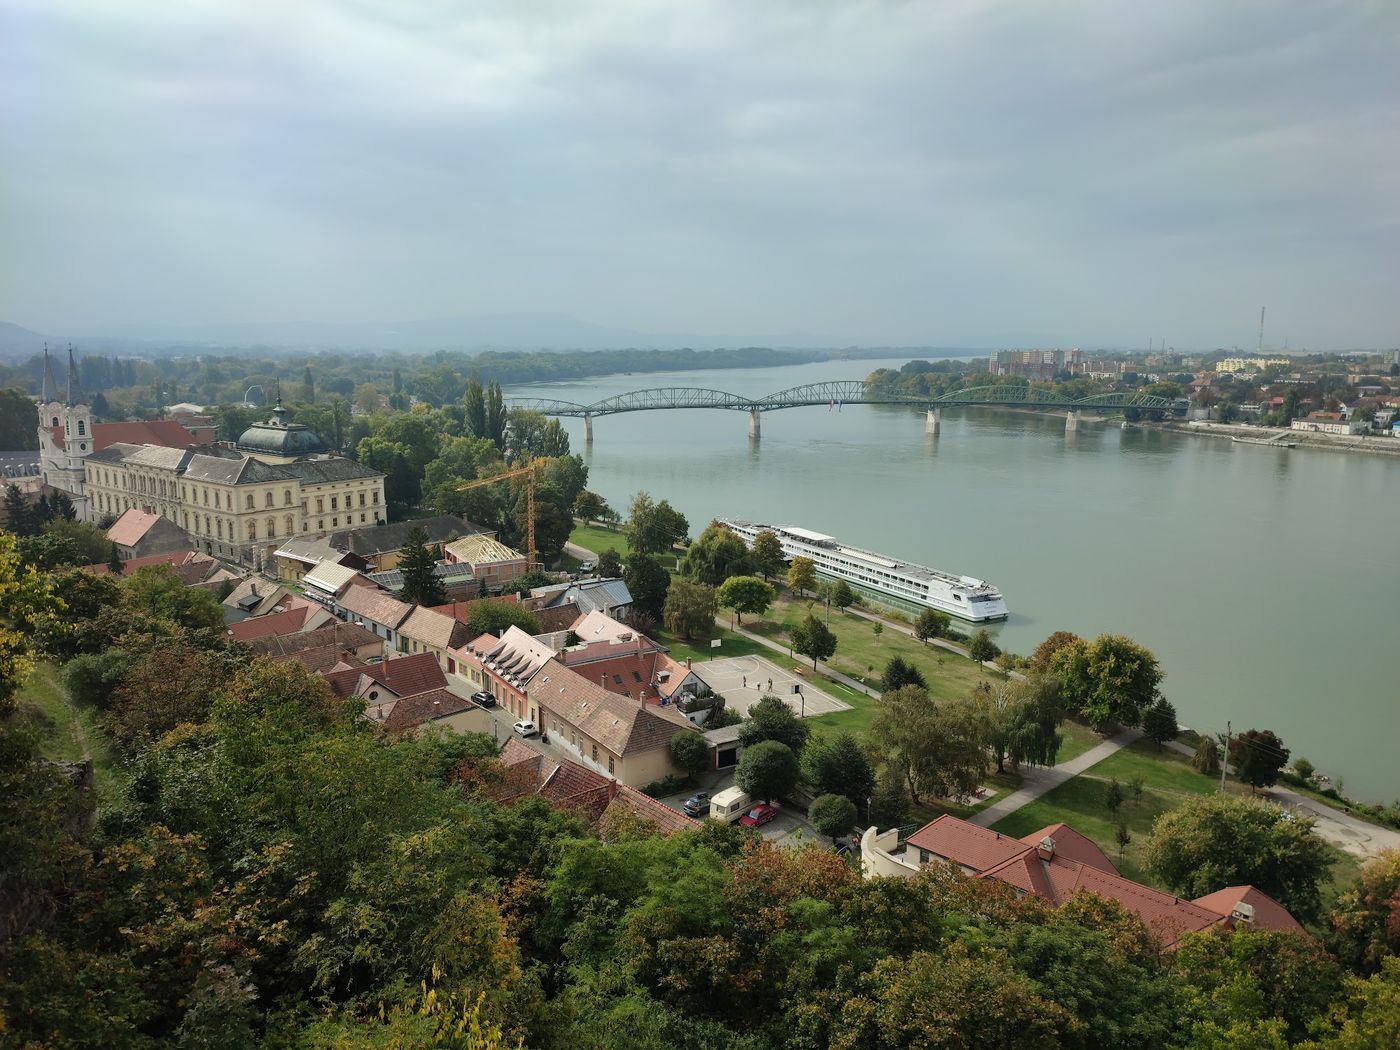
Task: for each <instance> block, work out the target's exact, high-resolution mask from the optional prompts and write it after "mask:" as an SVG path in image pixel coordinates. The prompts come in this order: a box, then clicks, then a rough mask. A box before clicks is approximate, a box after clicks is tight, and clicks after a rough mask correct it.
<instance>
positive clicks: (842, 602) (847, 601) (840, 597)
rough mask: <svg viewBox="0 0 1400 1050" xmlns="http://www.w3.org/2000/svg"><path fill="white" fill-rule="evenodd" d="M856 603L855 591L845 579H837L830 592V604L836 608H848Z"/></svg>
mask: <svg viewBox="0 0 1400 1050" xmlns="http://www.w3.org/2000/svg"><path fill="white" fill-rule="evenodd" d="M855 603H856V592H855V591H853V590H851V585H850V584H849V583H847V582H846V581H845V580H837V581H836V586H835V588H833V590H832V592H831V604H832V605H834V606H836V608H838V609H849V608H850V607H851V606H852V605H854V604H855Z"/></svg>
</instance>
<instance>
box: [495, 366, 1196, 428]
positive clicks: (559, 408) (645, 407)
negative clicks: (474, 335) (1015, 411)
mask: <svg viewBox="0 0 1400 1050" xmlns="http://www.w3.org/2000/svg"><path fill="white" fill-rule="evenodd" d="M506 403H507V405H508V406H509V407H511V408H522V409H528V410H530V411H532V412H539V413H541V414H543V415H546V416H570V417H574V418H578V419H582V420H583V433H584V440H585V441H592V440H593V420H594V418H595V417H597V416H612V415H617V414H618V413H621V412H656V411H664V410H667V409H677V408H719V409H727V410H729V411H732V412H747V413H748V414H749V437H751V438H757V437H758V436H759V435H760V433H761V422H760V420H761V418H762V415H763V413H764V412H776V411H777V410H779V409H782V408H804V407H809V406H812V405H828V406H832V405H834V406H837V407H844V406H846V405H918V406H920V407H923V408H924V409H926V411H927V416H926V422H925V428H924V429H925V431H926V432H927V433H929V434H937V433H938V429H939V425H940V423H941V421H942V410H943V409H944V408H953V407H968V406H993V407H995V406H1002V407H1010V408H1042V409H1057V410H1063V411H1064V412H1065V413H1066V415H1065V429H1066V430H1074V429H1076V428H1077V427H1078V426H1079V417H1080V414H1081V413H1083V412H1122V411H1125V410H1129V409H1132V410H1136V411H1139V412H1148V413H1152V414H1153V415H1167V414H1170V415H1174V416H1180V415H1184V414H1185V413H1186V410H1187V408H1188V407H1189V405H1190V402H1189V401H1187V400H1185V399H1184V398H1181V399H1178V398H1170V397H1159V396H1157V395H1155V394H1138V393H1132V392H1119V393H1112V394H1094V395H1093V396H1092V397H1085V398H1079V399H1077V400H1076V399H1074V398H1069V397H1065V396H1064V395H1063V394H1058V393H1055V392H1054V391H1053V390H1037V389H1031V388H1029V387H1023V386H1011V385H1004V384H1002V385H997V386H977V387H969V388H968V389H966V390H953V391H950V392H949V393H946V394H942V395H940V396H939V397H932V398H931V397H927V396H924V395H918V394H899V393H888V392H884V391H881V390H879V389H877V388H871V387H869V386H867V385H866V383H865V381H864V380H860V379H837V380H831V381H829V382H825V383H807V384H804V385H803V386H794V387H789V388H788V389H787V390H779V391H778V392H777V393H774V394H768V395H766V396H764V397H759V398H753V397H746V396H744V395H742V394H731V393H728V392H726V391H724V390H711V389H708V388H706V387H692V386H665V387H653V388H651V389H647V390H632V391H629V392H628V393H625V394H614V395H612V396H611V397H605V398H603V399H602V400H601V401H595V402H593V403H592V404H589V405H580V404H577V403H576V402H573V401H557V400H553V399H551V398H540V397H513V398H510V399H508V400H507V402H506Z"/></svg>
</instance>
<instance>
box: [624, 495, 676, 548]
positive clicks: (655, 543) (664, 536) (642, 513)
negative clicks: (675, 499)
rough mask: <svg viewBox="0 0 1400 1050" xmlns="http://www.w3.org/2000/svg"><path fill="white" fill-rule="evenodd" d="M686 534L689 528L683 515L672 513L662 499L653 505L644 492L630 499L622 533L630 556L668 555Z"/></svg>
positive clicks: (673, 511) (669, 506)
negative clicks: (629, 506)
mask: <svg viewBox="0 0 1400 1050" xmlns="http://www.w3.org/2000/svg"><path fill="white" fill-rule="evenodd" d="M689 531H690V525H689V523H688V522H687V521H686V520H685V515H683V514H680V513H679V512H677V511H675V510H673V509H672V508H671V505H670V504H669V503H667V502H666V501H665V500H664V499H663V500H662V501H661V502H660V503H656V502H655V501H653V500H652V498H651V496H650V495H649V494H648V493H646V492H639V493H637V494H636V495H635V496H633V497H632V508H631V513H630V516H629V517H628V519H627V528H626V533H627V543H628V546H629V547H631V549H632V551H633V552H634V553H636V554H660V553H662V552H664V551H669V550H670V549H671V547H672V545H674V544H675V543H677V542H679V541H680V540H681V539H683V538H684V537H685V534H686V533H687V532H689Z"/></svg>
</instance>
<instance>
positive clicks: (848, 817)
mask: <svg viewBox="0 0 1400 1050" xmlns="http://www.w3.org/2000/svg"><path fill="white" fill-rule="evenodd" d="M807 819H808V820H809V821H811V823H812V826H813V827H815V828H816V829H817V830H818V831H820V832H821V833H822V834H823V835H829V836H830V837H831V841H832V842H835V841H836V840H837V839H838V838H840V837H841V836H842V835H844V834H845V833H846V832H848V831H850V830H851V825H853V824H854V823H855V822H856V807H855V803H853V802H852V801H851V800H850V799H848V798H846V797H845V796H844V795H818V796H817V797H816V798H814V799H812V804H811V805H810V806H808V807H807Z"/></svg>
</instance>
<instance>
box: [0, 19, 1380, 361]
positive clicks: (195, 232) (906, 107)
mask: <svg viewBox="0 0 1400 1050" xmlns="http://www.w3.org/2000/svg"><path fill="white" fill-rule="evenodd" d="M0 10H3V14H0V19H3V22H0V37H3V39H4V40H5V41H7V42H6V43H4V44H0V47H3V48H4V49H5V50H4V51H3V52H0V69H3V72H0V135H3V138H2V139H0V142H3V146H4V150H5V155H6V157H7V161H8V163H7V167H8V168H9V171H8V172H7V174H6V176H5V179H6V198H7V202H8V205H7V211H8V214H7V216H6V222H5V226H6V230H7V241H8V250H7V251H6V252H5V255H4V261H3V262H0V316H4V317H6V318H8V319H12V320H17V321H20V322H22V323H27V324H30V325H31V326H35V327H45V326H47V327H64V326H69V325H75V324H96V323H100V322H104V321H136V320H143V321H145V320H150V321H176V322H181V321H189V322H197V321H205V320H284V319H311V318H315V319H325V320H379V319H391V318H413V317H423V316H437V315H444V314H460V313H473V312H497V311H501V310H511V311H513V310H539V311H552V310H561V311H566V312H570V313H573V314H576V315H578V316H581V317H584V318H587V319H589V320H592V321H597V322H600V323H604V324H611V325H626V326H632V327H637V328H643V329H650V330H654V331H676V330H687V331H702V332H703V331H710V332H713V333H715V334H716V336H720V335H723V334H725V333H736V332H745V333H762V332H772V333H775V334H776V333H782V332H787V331H794V330H807V331H824V332H828V333H830V334H831V335H832V336H833V337H843V338H856V339H861V340H863V341H868V342H883V341H908V342H918V343H929V342H933V343H951V344H957V343H971V342H982V341H987V340H990V341H994V342H995V341H999V340H1000V339H1002V338H1003V337H1005V336H1006V335H1007V334H1015V335H1017V336H1018V337H1024V339H1025V341H1028V342H1046V343H1060V342H1067V341H1069V342H1085V343H1095V342H1110V341H1113V340H1116V339H1121V338H1136V337H1137V336H1139V335H1142V336H1143V338H1145V333H1148V332H1156V333H1158V334H1159V335H1160V334H1163V333H1166V334H1169V335H1170V336H1171V337H1172V339H1173V341H1174V342H1177V343H1178V344H1180V345H1200V346H1214V345H1220V344H1229V343H1231V342H1235V341H1244V340H1246V339H1247V338H1248V332H1249V330H1250V327H1251V324H1252V322H1251V321H1250V318H1251V317H1252V316H1253V315H1254V312H1255V310H1256V308H1257V305H1258V304H1259V303H1260V302H1264V301H1267V302H1269V303H1270V305H1271V312H1270V313H1271V317H1278V318H1279V322H1278V323H1280V324H1286V325H1288V326H1290V330H1291V333H1292V336H1293V340H1292V342H1293V345H1295V346H1296V345H1299V344H1300V343H1310V344H1312V345H1318V346H1338V345H1358V344H1377V345H1378V344H1385V343H1393V342H1394V341H1395V334H1394V333H1395V332H1396V330H1397V323H1396V322H1397V320H1400V315H1397V308H1396V306H1395V305H1394V298H1395V297H1394V296H1393V294H1391V293H1390V292H1389V291H1388V290H1387V289H1388V288H1390V287H1391V286H1392V285H1393V284H1394V283H1395V281H1396V279H1397V277H1400V274H1397V272H1396V271H1397V264H1396V260H1397V259H1400V251H1397V249H1400V244H1397V239H1398V237H1400V231H1398V230H1397V227H1400V222H1397V208H1400V204H1398V203H1397V202H1400V192H1397V191H1400V185H1398V184H1397V183H1400V175H1398V174H1397V172H1400V164H1397V161H1400V155H1398V154H1400V134H1398V133H1400V126H1397V124H1400V105H1397V103H1400V85H1397V74H1396V73H1395V70H1397V69H1400V61H1397V60H1398V59H1400V54H1397V52H1400V17H1397V15H1396V14H1394V13H1393V9H1392V8H1391V7H1389V6H1386V5H1370V6H1367V5H1349V6H1348V5H1314V4H1311V3H1305V2H1297V3H1272V4H1270V3H1264V4H1251V5H1233V6H1232V5H1219V4H1214V3H1207V2H1202V0H1196V2H1184V3H1177V4H1172V5H1160V6H1158V5H1136V4H1133V5H1125V4H1120V3H1085V4H1068V5H1043V6H1037V5H1027V4H1023V3H1012V2H958V3H939V4H915V3H905V4H893V3H874V2H868V3H857V2H853V3H845V4H811V3H806V2H800V0H792V2H788V3H781V2H774V3H765V4H747V3H741V2H737V0H736V2H717V3H710V4H703V5H698V4H697V5H678V4H673V3H620V2H614V3H608V2H596V3H590V4H576V3H565V2H560V3H534V2H518V0H517V2H501V3H494V4H491V3H473V4H468V5H463V4H459V3H448V2H444V3H427V2H425V3H413V4H403V3H391V2H387V0H385V2H370V0H359V2H350V0H344V2H331V0H302V2H300V3H298V4H282V3H274V2H272V0H244V2H234V0H227V2H217V3H216V2H210V0H206V2H204V3H193V4H181V5H174V6H170V5H165V6H161V5H155V6H152V5H148V4H137V3H126V4H123V3H112V2H97V0H89V2H64V0H48V2H42V3H40V2H13V0H12V2H10V3H8V4H7V5H6V6H4V7H3V8H0Z"/></svg>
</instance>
